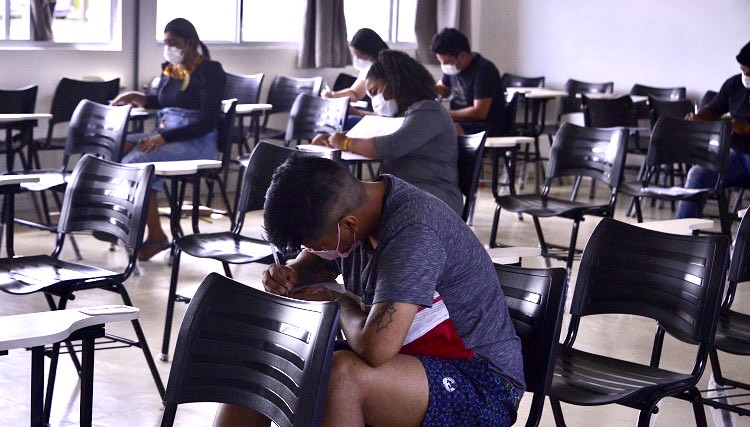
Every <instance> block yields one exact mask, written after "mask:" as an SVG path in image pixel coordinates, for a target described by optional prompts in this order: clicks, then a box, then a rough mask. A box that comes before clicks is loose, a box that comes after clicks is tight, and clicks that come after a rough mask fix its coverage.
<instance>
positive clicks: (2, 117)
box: [0, 113, 52, 123]
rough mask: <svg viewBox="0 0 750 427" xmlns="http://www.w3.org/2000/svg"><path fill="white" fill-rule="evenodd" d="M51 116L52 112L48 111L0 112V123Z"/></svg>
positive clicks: (48, 117)
mask: <svg viewBox="0 0 750 427" xmlns="http://www.w3.org/2000/svg"><path fill="white" fill-rule="evenodd" d="M51 118H52V114H49V113H21V114H16V113H13V114H0V123H7V122H20V121H22V120H43V119H51Z"/></svg>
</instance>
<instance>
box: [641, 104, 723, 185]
mask: <svg viewBox="0 0 750 427" xmlns="http://www.w3.org/2000/svg"><path fill="white" fill-rule="evenodd" d="M730 145H731V123H730V122H729V121H725V120H718V121H706V122H689V121H687V120H682V119H676V118H673V117H660V118H659V120H657V121H656V124H655V125H654V129H653V130H652V131H651V140H650V142H649V146H648V153H647V154H646V161H645V167H646V172H647V173H646V175H645V178H644V179H645V180H646V181H648V180H649V179H650V177H651V172H652V171H653V170H654V167H655V166H658V165H664V164H667V165H669V164H673V163H686V164H689V165H700V166H703V167H705V168H708V169H710V170H713V171H716V172H719V175H720V176H719V179H718V180H717V182H716V188H721V181H722V178H723V173H724V171H725V169H726V166H727V163H728V161H729V148H730Z"/></svg>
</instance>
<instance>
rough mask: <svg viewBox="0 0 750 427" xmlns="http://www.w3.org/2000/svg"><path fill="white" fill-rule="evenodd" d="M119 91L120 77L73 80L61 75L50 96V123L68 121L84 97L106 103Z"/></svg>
mask: <svg viewBox="0 0 750 427" xmlns="http://www.w3.org/2000/svg"><path fill="white" fill-rule="evenodd" d="M119 91H120V79H119V78H116V79H113V80H109V81H106V82H93V81H83V80H73V79H69V78H67V77H63V78H62V79H61V80H60V83H58V84H57V88H56V89H55V95H54V96H53V97H52V107H51V109H50V110H51V111H50V113H52V118H51V119H50V124H55V123H63V122H68V121H70V119H71V117H72V116H73V111H74V110H75V109H76V106H78V103H79V102H81V101H82V100H84V99H88V100H89V101H94V102H98V103H99V104H107V103H108V102H109V101H110V100H111V99H114V98H115V97H116V96H117V93H118V92H119Z"/></svg>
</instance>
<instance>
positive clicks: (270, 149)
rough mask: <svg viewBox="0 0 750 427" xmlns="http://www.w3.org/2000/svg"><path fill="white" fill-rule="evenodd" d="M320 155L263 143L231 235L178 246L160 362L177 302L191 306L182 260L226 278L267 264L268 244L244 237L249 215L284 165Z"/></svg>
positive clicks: (195, 238) (165, 356) (253, 157)
mask: <svg viewBox="0 0 750 427" xmlns="http://www.w3.org/2000/svg"><path fill="white" fill-rule="evenodd" d="M340 153H341V152H340V151H338V150H337V151H336V152H335V153H334V152H330V154H329V155H331V156H333V155H335V154H339V155H340ZM293 154H295V155H318V156H321V155H322V154H318V153H305V152H302V151H298V150H295V149H292V148H286V147H280V146H278V145H274V144H269V143H267V142H261V143H260V144H258V145H257V146H256V147H255V149H254V150H253V152H252V153H251V154H250V159H249V161H248V166H247V168H246V169H245V173H244V174H243V175H242V179H243V181H242V184H241V186H240V191H239V199H238V201H237V205H236V206H235V213H236V219H235V223H234V225H233V226H232V227H231V229H230V230H229V231H224V232H218V233H200V234H190V235H187V236H183V237H181V238H179V239H177V240H176V241H175V242H174V248H175V249H174V259H173V261H172V275H171V279H170V282H169V294H168V297H167V310H166V317H165V322H164V323H165V324H164V337H163V339H162V349H161V354H160V356H159V357H160V359H161V360H163V361H167V360H169V341H170V336H171V332H172V317H173V315H174V303H175V302H190V298H189V297H185V296H181V295H178V294H177V281H178V279H179V274H180V260H181V255H182V252H185V253H186V254H188V255H190V256H193V257H196V258H210V259H215V260H217V261H220V262H221V265H222V267H223V269H224V274H225V275H226V276H228V277H232V271H231V270H230V268H229V264H249V263H251V262H267V261H270V260H271V259H272V258H271V257H272V255H273V254H272V253H271V248H270V246H269V245H268V243H267V242H265V241H263V240H259V239H254V238H250V237H246V236H243V235H242V234H241V233H242V229H243V227H244V225H245V219H246V215H247V213H248V212H250V211H257V210H261V209H263V204H264V202H265V200H266V190H268V186H269V185H270V184H271V177H272V176H273V173H274V172H275V171H276V168H278V167H279V166H280V165H281V164H282V163H284V162H285V161H286V159H288V158H289V156H291V155H293Z"/></svg>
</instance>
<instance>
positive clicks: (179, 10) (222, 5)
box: [0, 0, 417, 43]
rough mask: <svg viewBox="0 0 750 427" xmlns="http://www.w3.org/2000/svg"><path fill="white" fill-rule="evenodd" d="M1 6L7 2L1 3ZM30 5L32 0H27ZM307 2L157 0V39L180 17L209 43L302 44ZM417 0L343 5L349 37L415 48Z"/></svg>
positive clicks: (347, 0) (355, 0)
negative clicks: (368, 35)
mask: <svg viewBox="0 0 750 427" xmlns="http://www.w3.org/2000/svg"><path fill="white" fill-rule="evenodd" d="M0 1H2V0H0ZM26 1H28V0H26ZM306 4H307V1H306V0H213V1H212V2H211V3H210V5H209V3H207V2H206V1H205V0H158V2H157V7H156V40H159V41H161V40H162V39H163V38H164V32H163V31H164V26H165V25H166V24H167V22H169V21H170V20H172V19H174V18H176V17H178V16H180V17H184V18H186V19H188V20H190V22H192V23H193V24H194V25H195V27H196V29H197V30H198V34H199V35H200V37H201V39H202V40H203V41H205V42H219V43H244V42H250V43H253V42H298V41H300V40H301V39H302V26H303V20H304V14H305V7H306ZM416 9H417V0H368V1H363V0H344V15H345V16H346V28H347V30H348V33H349V34H348V35H349V38H351V36H352V35H354V32H355V31H357V30H358V29H360V28H363V27H368V28H372V29H373V30H375V31H376V32H377V33H378V34H380V36H381V37H382V38H383V40H385V41H386V42H388V43H415V42H416V37H415V35H414V17H415V15H416Z"/></svg>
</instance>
